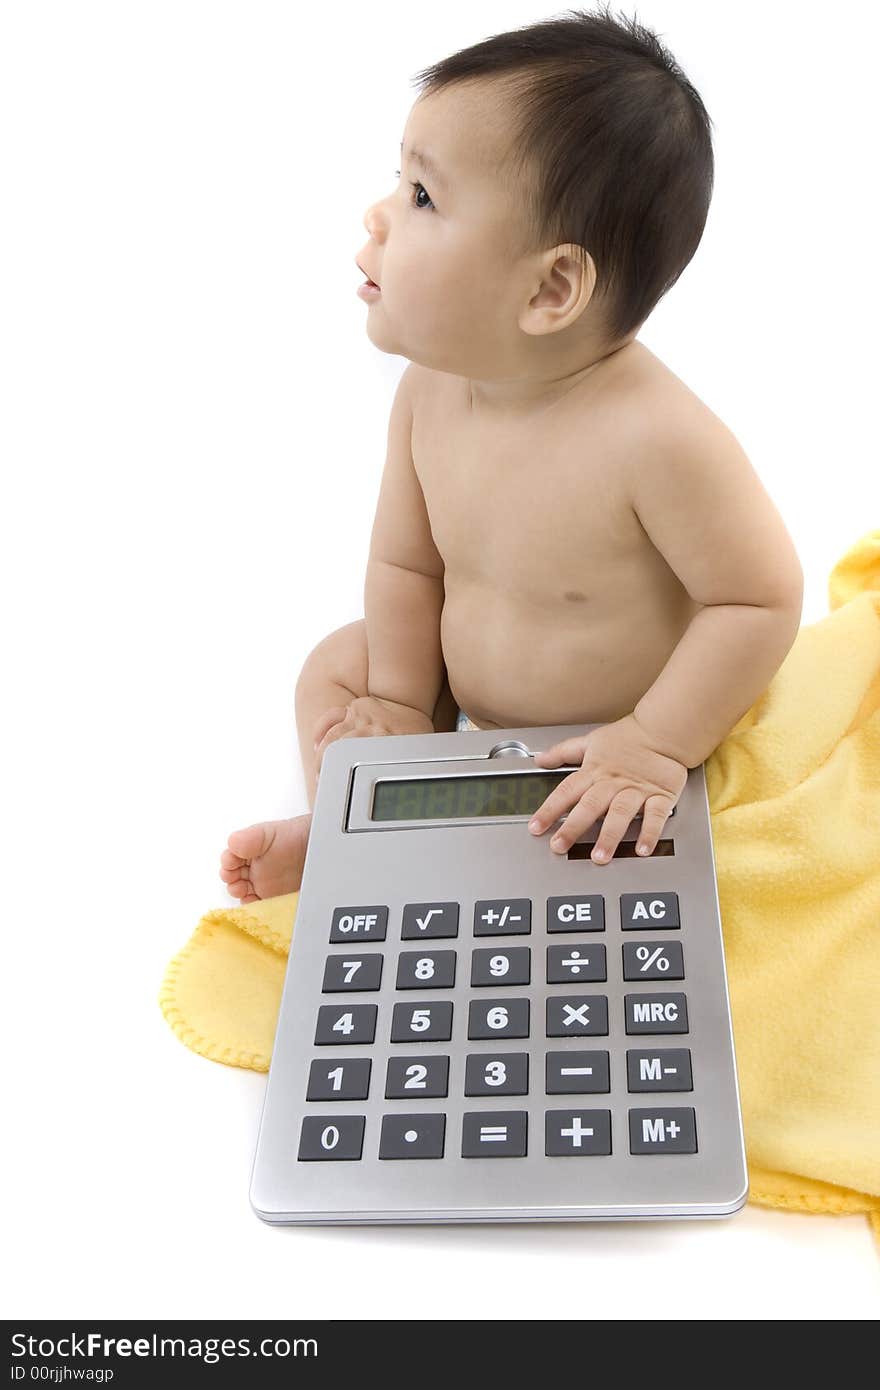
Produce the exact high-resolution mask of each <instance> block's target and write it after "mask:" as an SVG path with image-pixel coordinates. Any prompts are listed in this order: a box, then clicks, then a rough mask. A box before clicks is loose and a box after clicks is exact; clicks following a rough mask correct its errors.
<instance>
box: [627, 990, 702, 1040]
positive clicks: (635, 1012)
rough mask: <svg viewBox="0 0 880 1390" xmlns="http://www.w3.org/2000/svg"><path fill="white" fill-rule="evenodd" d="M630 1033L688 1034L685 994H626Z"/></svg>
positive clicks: (628, 1030)
mask: <svg viewBox="0 0 880 1390" xmlns="http://www.w3.org/2000/svg"><path fill="white" fill-rule="evenodd" d="M623 1004H624V1010H625V1015H626V1031H627V1032H628V1033H686V1032H687V1030H688V1009H687V999H686V998H685V996H684V995H683V994H625V995H624V998H623Z"/></svg>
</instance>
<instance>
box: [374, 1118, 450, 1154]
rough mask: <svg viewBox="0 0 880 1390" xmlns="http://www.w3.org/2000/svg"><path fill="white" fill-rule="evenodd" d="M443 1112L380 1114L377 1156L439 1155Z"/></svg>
mask: <svg viewBox="0 0 880 1390" xmlns="http://www.w3.org/2000/svg"><path fill="white" fill-rule="evenodd" d="M445 1134H446V1116H445V1115H423V1114H421V1113H419V1114H418V1115H401V1114H394V1115H383V1116H382V1134H381V1137H380V1140H379V1157H380V1158H442V1157H443V1140H444V1137H445Z"/></svg>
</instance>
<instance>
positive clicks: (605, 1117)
mask: <svg viewBox="0 0 880 1390" xmlns="http://www.w3.org/2000/svg"><path fill="white" fill-rule="evenodd" d="M544 1152H545V1154H551V1155H553V1156H555V1157H557V1158H558V1157H562V1158H565V1157H569V1156H575V1157H577V1156H581V1157H591V1156H592V1155H593V1154H610V1152H611V1111H610V1110H547V1111H546V1112H545V1115H544Z"/></svg>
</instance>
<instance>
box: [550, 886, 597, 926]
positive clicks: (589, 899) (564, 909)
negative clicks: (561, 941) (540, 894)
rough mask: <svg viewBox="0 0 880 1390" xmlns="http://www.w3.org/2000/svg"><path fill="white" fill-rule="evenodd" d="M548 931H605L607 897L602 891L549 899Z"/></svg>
mask: <svg viewBox="0 0 880 1390" xmlns="http://www.w3.org/2000/svg"><path fill="white" fill-rule="evenodd" d="M547 930H548V931H604V930H605V899H604V898H603V897H602V894H601V893H587V894H580V895H578V894H574V895H573V896H572V897H570V898H548V899H547Z"/></svg>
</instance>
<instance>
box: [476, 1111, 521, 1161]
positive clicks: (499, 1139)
mask: <svg viewBox="0 0 880 1390" xmlns="http://www.w3.org/2000/svg"><path fill="white" fill-rule="evenodd" d="M527 1142H528V1112H527V1111H525V1110H489V1111H471V1112H465V1114H464V1116H463V1117H462V1127H461V1156H462V1158H525V1156H526V1146H527Z"/></svg>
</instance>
